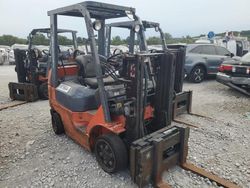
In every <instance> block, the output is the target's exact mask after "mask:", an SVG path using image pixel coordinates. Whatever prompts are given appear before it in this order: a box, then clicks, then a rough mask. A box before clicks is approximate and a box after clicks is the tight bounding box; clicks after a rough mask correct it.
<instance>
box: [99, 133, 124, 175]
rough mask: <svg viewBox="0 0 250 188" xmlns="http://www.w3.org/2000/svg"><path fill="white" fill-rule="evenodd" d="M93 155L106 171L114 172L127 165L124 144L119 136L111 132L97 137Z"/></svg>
mask: <svg viewBox="0 0 250 188" xmlns="http://www.w3.org/2000/svg"><path fill="white" fill-rule="evenodd" d="M95 156H96V160H97V162H98V163H99V165H100V166H101V167H102V169H103V170H104V171H105V172H108V173H115V172H117V171H120V170H123V169H125V168H127V166H128V152H127V149H126V146H125V144H124V142H123V141H122V140H121V138H120V137H119V136H117V135H115V134H112V133H111V134H105V135H102V136H99V137H98V138H97V140H96V142H95Z"/></svg>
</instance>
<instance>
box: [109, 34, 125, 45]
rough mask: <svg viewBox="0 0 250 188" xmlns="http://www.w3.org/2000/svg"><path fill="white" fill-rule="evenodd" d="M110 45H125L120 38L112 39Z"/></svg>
mask: <svg viewBox="0 0 250 188" xmlns="http://www.w3.org/2000/svg"><path fill="white" fill-rule="evenodd" d="M111 44H112V45H121V44H125V42H124V40H122V39H121V37H120V36H115V37H113V38H112V41H111Z"/></svg>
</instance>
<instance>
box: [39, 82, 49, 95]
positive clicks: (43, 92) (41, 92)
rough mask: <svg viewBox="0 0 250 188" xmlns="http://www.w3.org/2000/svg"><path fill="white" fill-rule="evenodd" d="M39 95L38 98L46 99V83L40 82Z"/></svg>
mask: <svg viewBox="0 0 250 188" xmlns="http://www.w3.org/2000/svg"><path fill="white" fill-rule="evenodd" d="M39 97H40V99H48V98H49V95H48V83H47V82H45V83H42V84H41V85H40V86H39Z"/></svg>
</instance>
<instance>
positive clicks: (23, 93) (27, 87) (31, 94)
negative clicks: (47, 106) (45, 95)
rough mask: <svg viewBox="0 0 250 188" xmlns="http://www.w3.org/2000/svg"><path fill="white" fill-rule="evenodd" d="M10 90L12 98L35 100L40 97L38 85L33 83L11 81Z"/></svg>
mask: <svg viewBox="0 0 250 188" xmlns="http://www.w3.org/2000/svg"><path fill="white" fill-rule="evenodd" d="M9 91H10V98H11V99H12V100H21V101H27V102H33V101H36V100H38V98H39V96H38V91H37V86H36V85H35V84H31V83H15V82H10V83H9Z"/></svg>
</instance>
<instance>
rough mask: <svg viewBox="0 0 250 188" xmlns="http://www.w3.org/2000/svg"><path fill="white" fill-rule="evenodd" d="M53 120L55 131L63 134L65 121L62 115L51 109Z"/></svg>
mask: <svg viewBox="0 0 250 188" xmlns="http://www.w3.org/2000/svg"><path fill="white" fill-rule="evenodd" d="M50 113H51V121H52V128H53V131H54V132H55V134H58V135H59V134H63V133H64V127H63V123H62V119H61V117H60V115H59V114H58V113H57V112H55V111H53V110H51V112H50Z"/></svg>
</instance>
